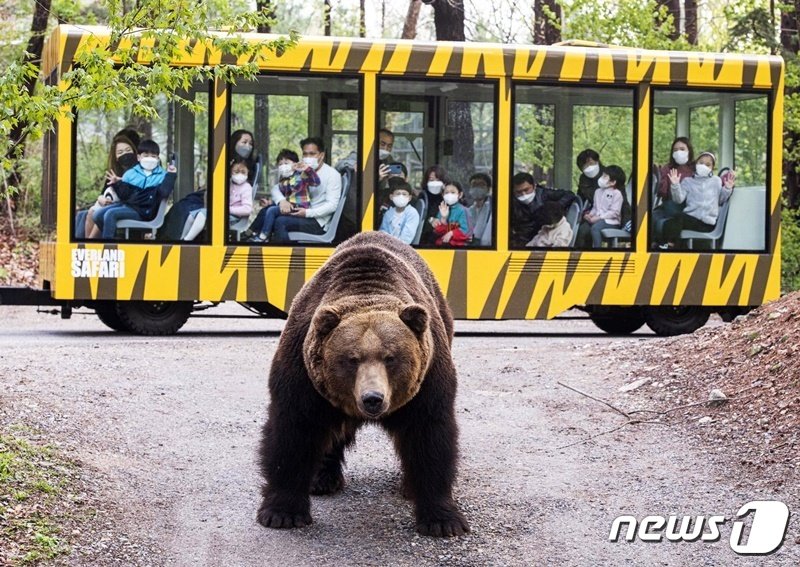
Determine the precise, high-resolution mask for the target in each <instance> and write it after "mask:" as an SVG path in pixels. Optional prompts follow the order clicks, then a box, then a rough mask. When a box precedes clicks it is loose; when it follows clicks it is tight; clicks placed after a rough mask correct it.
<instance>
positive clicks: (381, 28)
mask: <svg viewBox="0 0 800 567" xmlns="http://www.w3.org/2000/svg"><path fill="white" fill-rule="evenodd" d="M798 16H800V0H796V1H795V2H788V3H787V2H783V3H782V2H778V1H776V0H742V1H738V2H728V1H726V0H614V1H611V2H605V1H598V0H562V1H558V0H527V1H522V0H497V1H495V2H491V3H487V2H481V1H480V0H426V1H425V2H423V1H422V0H408V1H394V2H388V1H386V0H314V1H308V0H286V1H282V2H275V1H270V0H231V1H228V0H211V1H197V2H185V0H101V1H98V2H88V1H82V0H8V1H7V2H4V3H3V5H2V6H0V160H2V161H0V168H1V169H2V172H1V173H2V179H3V183H2V185H1V186H0V197H2V204H3V209H4V211H3V214H2V221H0V235H2V238H3V240H4V241H5V242H10V243H11V244H10V247H9V249H10V250H11V252H10V255H11V260H12V261H10V262H5V261H0V283H4V282H10V281H13V282H19V281H22V282H23V283H24V282H25V280H26V279H29V278H26V277H19V274H15V273H13V272H14V271H15V269H17V268H19V267H21V268H22V269H23V271H25V272H26V273H30V272H34V271H35V261H36V242H37V241H38V240H39V238H40V237H41V236H42V231H41V230H40V229H39V226H40V221H39V213H40V210H41V162H42V142H41V140H42V135H43V133H44V132H45V131H47V129H48V128H49V127H50V125H51V124H52V121H53V119H54V117H55V116H56V115H57V113H58V112H59V108H61V107H62V105H64V104H65V103H67V104H69V105H71V106H73V107H74V108H77V109H79V110H80V109H86V110H88V109H92V111H93V112H94V113H96V114H97V115H98V116H102V113H103V112H119V111H120V110H121V109H124V111H125V112H128V113H130V122H131V123H134V124H138V125H140V130H141V131H143V132H147V131H148V124H149V123H150V122H151V121H152V119H153V118H154V117H155V116H156V115H158V114H161V113H163V110H164V108H166V107H165V106H162V107H161V108H159V106H160V104H159V102H158V101H170V100H172V98H173V97H174V93H175V91H176V90H177V89H178V87H179V86H180V85H184V84H189V83H191V81H194V80H197V79H201V78H207V77H210V76H211V74H212V73H224V74H227V75H228V76H229V77H230V78H231V79H234V80H238V79H246V78H248V77H252V76H254V75H255V73H256V72H257V67H256V65H255V64H253V65H251V66H245V67H230V68H224V69H219V68H217V69H212V68H202V67H200V68H192V69H184V70H178V69H174V68H169V67H168V66H166V65H164V66H163V67H159V65H158V61H160V60H164V61H166V60H168V59H169V58H170V57H171V56H172V55H174V53H175V51H176V50H177V49H178V46H177V41H176V38H179V37H184V38H189V39H194V40H197V41H212V40H211V39H210V36H209V34H208V31H209V30H212V29H217V30H232V31H254V30H258V31H262V32H272V33H276V34H281V39H279V40H277V42H276V43H275V44H274V46H277V44H278V43H280V44H282V45H284V46H290V45H291V43H292V41H294V40H295V39H296V38H297V36H298V34H299V35H336V36H361V37H384V38H401V37H402V38H406V39H414V38H417V39H422V40H456V41H485V42H501V43H512V44H514V43H532V44H552V43H556V42H559V41H562V40H567V39H572V40H587V41H594V42H599V43H604V44H614V45H627V46H636V47H641V48H648V49H667V50H695V51H715V52H741V53H771V54H778V55H781V56H782V57H783V58H784V60H785V62H786V87H785V88H786V91H785V118H784V155H783V164H784V166H783V180H782V181H783V185H782V186H783V196H784V205H785V206H784V213H783V217H784V223H783V227H782V238H783V278H782V284H783V289H784V290H785V291H789V290H794V289H798V288H800V228H798V222H797V218H796V209H797V208H798V205H800V63H799V61H798V45H799V43H800V42H799V41H798ZM59 23H70V24H77V25H90V24H102V25H107V26H109V27H110V28H111V29H112V34H113V36H114V37H116V38H117V39H122V38H124V37H129V35H128V32H129V31H130V30H131V29H133V28H135V27H147V28H148V30H149V31H148V32H147V33H148V34H149V35H150V36H151V37H153V38H156V39H158V41H157V43H156V45H157V46H158V47H157V48H156V49H155V50H153V52H152V53H151V54H150V55H151V57H150V62H153V61H155V62H156V65H155V66H153V65H143V64H137V62H136V49H137V48H138V45H136V44H134V45H133V46H132V47H129V48H128V51H127V52H126V53H124V54H123V55H124V57H127V58H129V63H130V64H129V65H126V66H125V73H124V74H123V73H120V72H119V71H118V70H117V68H115V67H114V66H113V65H112V64H111V58H110V57H108V55H109V52H108V51H107V50H106V51H103V50H100V51H98V52H96V53H91V54H87V55H86V56H85V59H84V60H83V61H81V71H80V74H79V75H75V76H72V77H70V87H69V88H68V89H62V90H59V89H56V88H52V87H48V86H47V85H44V84H42V82H41V80H40V77H39V64H40V60H41V53H42V46H43V43H44V39H45V38H46V37H47V35H48V34H49V32H50V30H51V29H52V27H53V26H54V25H57V24H59ZM213 41H215V42H216V43H217V44H218V45H217V46H218V47H219V48H220V49H222V50H223V51H225V52H229V53H236V54H242V53H246V52H247V51H248V50H249V49H252V50H255V49H258V47H253V46H250V47H248V46H247V45H245V44H243V43H241V42H238V41H236V39H235V38H234V37H233V36H231V37H228V38H221V39H220V38H218V39H214V40H213ZM117 45H118V44H117V43H115V42H113V41H112V49H113V46H117ZM115 55H116V56H119V55H120V53H119V52H115ZM154 67H155V68H156V69H158V72H154V71H153V69H154ZM145 79H146V80H145ZM178 102H181V104H186V103H185V101H178ZM106 147H107V145H105V146H103V145H100V144H98V147H96V148H94V147H90V148H83V149H82V151H84V152H86V153H87V154H92V155H95V156H96V159H97V160H98V163H100V164H102V160H103V159H104V156H105V151H106ZM102 169H103V168H102V165H101V166H100V167H99V168H96V169H94V171H102ZM87 184H89V185H91V180H87ZM0 260H3V257H2V254H0Z"/></svg>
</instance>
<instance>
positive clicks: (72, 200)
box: [69, 79, 214, 246]
mask: <svg viewBox="0 0 800 567" xmlns="http://www.w3.org/2000/svg"><path fill="white" fill-rule="evenodd" d="M205 82H206V83H207V91H206V92H207V94H208V109H207V110H206V113H207V115H208V120H207V121H206V122H207V123H208V142H207V143H208V147H207V148H206V150H207V151H208V163H207V164H206V194H207V195H213V193H212V191H213V183H214V181H213V179H214V177H213V175H212V172H213V168H212V165H211V164H212V159H211V157H212V156H213V155H214V154H213V149H214V138H213V136H214V119H213V117H214V81H213V80H212V79H206V80H205ZM197 92H204V90H203V89H198V90H197ZM168 103H169V104H172V102H171V101H168ZM175 104H177V103H175ZM72 113H73V116H74V117H75V118H74V119H73V120H72V121H71V122H70V128H71V130H72V132H71V136H70V138H71V140H70V143H71V144H72V151H71V154H72V155H71V164H70V196H69V206H70V219H69V243H70V244H87V243H89V244H92V243H97V244H117V245H119V244H125V245H137V244H138V245H147V246H151V245H152V244H154V243H158V244H186V242H184V241H182V240H180V239H178V240H158V239H155V240H147V239H144V238H140V239H136V240H128V239H124V238H114V239H111V240H106V239H104V238H83V239H78V238H76V237H75V217H76V215H77V213H78V209H77V205H78V203H77V196H78V186H77V179H78V160H77V159H76V157H77V148H78V120H79V112H78V109H77V108H75V107H73V108H72ZM195 116H196V115H195ZM144 139H146V138H144V137H143V138H142V140H144ZM159 148H160V149H161V150H162V153H163V152H164V151H165V150H166V149H167V148H166V147H164V148H161V144H159ZM134 150H135V152H136V154H137V156H138V154H139V152H138V148H134ZM166 159H169V156H167V158H166ZM165 165H166V164H165ZM162 167H164V166H162ZM164 170H165V171H166V167H164ZM195 190H196V189H195ZM98 194H99V193H98ZM187 194H188V193H187ZM170 196H174V190H173V194H172V195H170ZM174 204H175V203H173V206H174ZM91 206H92V205H89V208H91ZM206 207H207V209H208V216H207V218H211V214H212V203H211V199H207V204H206ZM162 226H163V225H162ZM193 244H196V245H207V244H211V239H210V238H209V239H208V241H207V242H196V243H193Z"/></svg>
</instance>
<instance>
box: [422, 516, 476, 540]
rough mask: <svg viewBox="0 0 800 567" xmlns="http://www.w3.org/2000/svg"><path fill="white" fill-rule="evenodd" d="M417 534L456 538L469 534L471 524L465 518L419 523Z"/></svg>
mask: <svg viewBox="0 0 800 567" xmlns="http://www.w3.org/2000/svg"><path fill="white" fill-rule="evenodd" d="M417 532H419V534H420V535H424V536H433V537H455V536H462V535H464V534H466V533H469V524H467V521H466V520H465V519H463V518H461V519H451V520H441V521H436V520H429V521H425V522H417Z"/></svg>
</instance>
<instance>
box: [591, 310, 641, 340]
mask: <svg viewBox="0 0 800 567" xmlns="http://www.w3.org/2000/svg"><path fill="white" fill-rule="evenodd" d="M589 318H590V319H591V320H592V323H594V324H595V325H596V326H597V327H598V328H599V329H601V330H603V331H605V332H606V333H608V334H609V335H630V334H631V333H633V332H636V331H638V330H639V329H641V328H642V325H644V316H643V315H642V310H641V309H640V308H638V307H597V308H595V309H593V310H592V311H590V312H589Z"/></svg>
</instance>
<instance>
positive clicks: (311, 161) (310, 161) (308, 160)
mask: <svg viewBox="0 0 800 567" xmlns="http://www.w3.org/2000/svg"><path fill="white" fill-rule="evenodd" d="M303 163H304V164H306V165H307V166H308V167H310V168H311V169H317V163H318V162H317V158H315V157H304V158H303Z"/></svg>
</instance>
